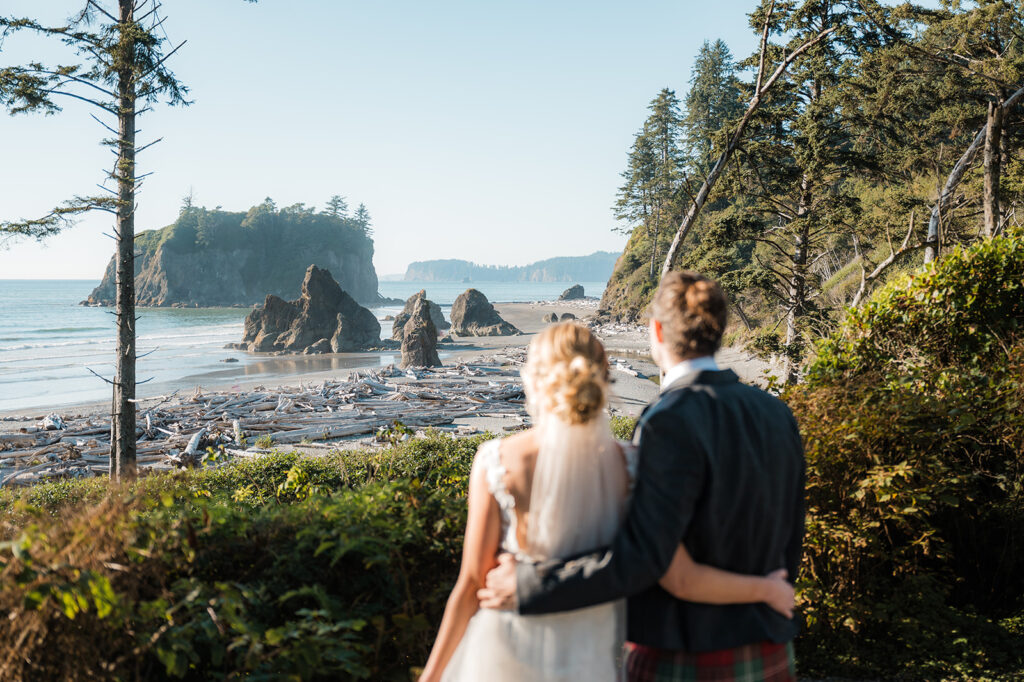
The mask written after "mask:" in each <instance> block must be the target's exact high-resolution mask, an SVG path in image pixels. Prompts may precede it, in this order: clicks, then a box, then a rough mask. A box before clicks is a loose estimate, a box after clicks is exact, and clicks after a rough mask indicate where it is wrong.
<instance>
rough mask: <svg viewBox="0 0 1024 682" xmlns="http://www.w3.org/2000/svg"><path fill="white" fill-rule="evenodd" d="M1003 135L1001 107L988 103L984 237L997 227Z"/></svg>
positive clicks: (995, 103) (992, 232)
mask: <svg viewBox="0 0 1024 682" xmlns="http://www.w3.org/2000/svg"><path fill="white" fill-rule="evenodd" d="M1002 137H1003V108H1002V106H1001V105H1000V103H999V102H989V103H988V120H987V121H986V122H985V198H984V204H985V228H984V234H985V236H986V237H992V236H994V235H995V233H996V230H997V229H999V174H1000V162H1001V159H1000V158H999V156H1000V147H1001V144H1000V143H1001V140H1002Z"/></svg>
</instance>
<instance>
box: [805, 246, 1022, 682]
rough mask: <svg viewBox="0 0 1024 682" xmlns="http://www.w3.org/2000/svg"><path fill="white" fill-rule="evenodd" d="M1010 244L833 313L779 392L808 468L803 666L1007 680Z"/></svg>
mask: <svg viewBox="0 0 1024 682" xmlns="http://www.w3.org/2000/svg"><path fill="white" fill-rule="evenodd" d="M1022 332H1024V239H1022V237H1021V236H1020V235H1019V234H1017V235H1011V236H1008V237H1005V238H997V239H993V240H990V241H987V242H984V243H982V244H979V245H977V246H975V247H973V248H971V249H968V250H963V251H956V252H954V253H952V254H950V255H949V256H947V257H946V258H945V259H943V260H942V261H941V262H940V263H939V264H938V265H937V266H932V267H929V268H927V269H925V270H924V271H922V272H920V273H918V274H916V275H914V276H912V277H909V278H905V279H901V280H899V281H896V282H894V283H892V284H891V285H889V286H887V287H886V288H885V289H883V290H882V291H880V292H878V293H877V294H876V295H875V296H874V297H873V299H872V300H871V301H870V302H869V303H868V304H867V305H865V306H864V307H863V308H861V309H859V310H855V311H852V312H851V313H849V315H848V317H847V319H846V320H845V322H844V323H843V324H842V326H841V328H840V329H839V331H838V332H837V333H836V334H835V335H834V336H833V337H832V338H830V339H829V340H827V341H826V342H824V343H823V344H821V345H820V346H819V348H818V356H817V359H816V360H815V362H814V363H813V364H812V365H811V366H810V368H809V370H808V373H807V377H808V380H807V383H806V384H805V385H803V386H799V387H797V388H794V389H790V390H789V391H788V393H787V394H786V395H785V398H786V399H787V401H788V402H789V403H790V405H791V406H792V407H793V409H794V411H795V413H796V415H797V418H798V420H799V422H800V424H801V427H802V430H803V434H804V439H805V443H806V448H807V460H808V483H807V494H808V528H807V540H806V556H805V560H804V567H803V571H802V577H803V582H802V585H801V599H802V601H803V608H802V610H803V613H804V615H805V618H806V632H805V634H804V635H803V637H802V638H801V639H800V640H799V641H798V654H799V657H800V661H801V664H802V666H803V667H804V670H805V671H814V672H823V673H831V674H836V673H846V674H856V675H870V676H886V677H889V676H893V675H896V674H899V675H900V676H901V677H902V678H905V679H940V678H963V679H982V678H986V677H1002V676H1007V675H1018V676H1024V632H1022V630H1021V622H1022V621H1024V483H1022V481H1024V479H1022V476H1021V474H1022V470H1024V455H1022V453H1024V334H1022Z"/></svg>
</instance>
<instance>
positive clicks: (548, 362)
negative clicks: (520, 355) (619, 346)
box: [523, 322, 609, 424]
mask: <svg viewBox="0 0 1024 682" xmlns="http://www.w3.org/2000/svg"><path fill="white" fill-rule="evenodd" d="M608 379H609V373H608V357H607V356H606V355H605V352H604V346H603V345H602V344H601V342H600V341H599V340H598V338H597V337H596V336H594V334H593V332H591V331H590V330H589V329H587V328H586V327H584V326H583V325H580V324H576V323H575V322H563V323H562V324H556V325H552V326H550V327H548V328H547V329H545V330H544V331H543V332H541V333H540V334H538V335H537V338H535V339H534V340H533V342H532V343H531V344H530V352H529V355H528V357H527V360H526V367H525V368H524V369H523V380H524V382H525V384H526V392H527V398H528V399H529V401H530V403H531V406H534V407H536V408H539V409H540V410H541V411H542V412H543V413H545V414H550V415H552V416H555V417H557V418H558V419H560V420H562V421H564V422H567V423H569V424H585V423H586V422H589V421H590V420H591V419H593V418H594V417H596V416H597V415H598V414H600V412H601V410H603V409H604V406H605V402H606V400H607V397H608Z"/></svg>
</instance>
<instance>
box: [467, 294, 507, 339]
mask: <svg viewBox="0 0 1024 682" xmlns="http://www.w3.org/2000/svg"><path fill="white" fill-rule="evenodd" d="M452 333H454V334H458V335H459V336H513V335H515V334H519V333H520V332H519V330H518V329H516V328H515V327H513V326H512V325H511V324H509V323H508V322H506V321H505V320H503V319H501V316H500V315H498V311H496V310H495V309H494V306H493V305H491V302H490V301H488V300H487V297H486V296H484V295H483V294H482V293H480V292H479V291H477V290H476V289H467V290H466V291H465V292H463V293H461V294H459V297H458V298H456V299H455V303H454V304H453V305H452Z"/></svg>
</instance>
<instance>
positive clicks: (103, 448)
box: [0, 349, 525, 486]
mask: <svg viewBox="0 0 1024 682" xmlns="http://www.w3.org/2000/svg"><path fill="white" fill-rule="evenodd" d="M488 360H489V361H488V363H487V364H461V365H458V366H456V367H439V368H435V369H415V370H404V371H402V370H397V369H395V368H394V367H393V366H388V367H385V368H383V369H381V370H377V371H365V370H364V371H361V372H354V373H352V374H351V375H350V376H349V377H348V379H347V380H345V381H340V380H339V381H324V382H323V383H321V384H319V385H317V386H300V387H298V388H278V389H275V390H266V389H263V388H262V387H260V388H257V389H255V390H253V391H250V392H242V393H238V392H235V393H202V392H201V391H199V390H198V389H197V390H196V392H195V393H193V394H192V395H191V396H188V397H184V398H179V397H178V396H177V395H176V394H175V395H172V396H167V397H163V398H159V399H151V400H146V401H139V407H138V432H137V435H138V454H137V456H138V459H137V461H138V465H139V467H140V468H144V469H173V468H177V467H187V466H196V465H199V464H201V463H202V462H203V461H204V460H205V459H206V458H207V457H208V456H209V448H213V449H214V451H215V452H223V453H225V454H227V455H231V456H258V455H259V454H260V453H261V452H264V451H266V450H267V449H271V448H273V447H275V446H280V445H286V444H307V445H314V444H318V443H323V442H324V441H329V440H337V439H343V438H353V437H362V436H369V437H371V438H377V439H378V440H389V439H391V438H392V437H393V434H394V433H395V431H396V429H395V426H396V425H395V422H400V423H401V424H402V425H403V426H404V427H407V428H408V429H409V430H416V429H421V428H426V427H429V426H442V425H447V424H451V423H452V422H453V421H454V420H455V419H458V418H460V417H469V416H480V417H483V416H506V417H516V418H517V419H516V422H515V423H516V425H519V424H522V423H524V422H525V399H524V395H523V390H522V385H521V382H520V380H519V369H518V367H517V366H518V365H521V364H522V362H523V361H524V360H525V352H524V351H522V350H520V349H509V350H507V351H500V352H498V353H497V354H495V356H494V357H492V358H489V359H488ZM154 400H156V401H157V402H155V404H151V405H150V406H149V407H146V406H144V404H145V403H153V401H154ZM508 428H515V427H508ZM400 431H401V432H404V430H400ZM109 439H110V421H109V418H108V417H89V418H81V419H76V420H70V419H68V420H65V419H64V418H62V417H60V416H58V415H56V414H53V415H50V416H49V417H47V418H46V419H44V420H42V421H40V422H39V423H38V424H37V425H35V426H33V427H28V428H22V429H20V430H19V431H18V432H16V433H0V486H4V485H12V484H19V485H23V484H28V483H31V482H33V481H37V480H40V479H44V478H59V477H78V476H94V475H97V474H105V473H107V471H108V468H109V459H110V441H109ZM335 447H337V444H335Z"/></svg>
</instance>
